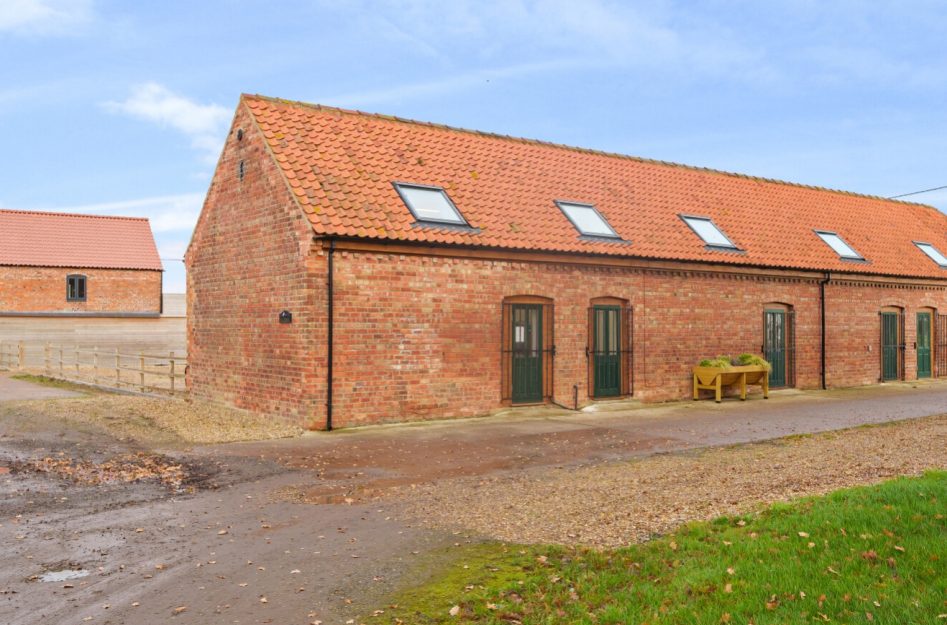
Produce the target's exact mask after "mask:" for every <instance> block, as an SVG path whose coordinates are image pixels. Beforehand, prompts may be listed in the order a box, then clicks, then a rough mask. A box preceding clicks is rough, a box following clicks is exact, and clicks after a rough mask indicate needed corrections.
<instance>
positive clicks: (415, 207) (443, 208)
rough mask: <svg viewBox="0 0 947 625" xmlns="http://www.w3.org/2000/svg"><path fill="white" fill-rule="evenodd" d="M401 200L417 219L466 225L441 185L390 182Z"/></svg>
mask: <svg viewBox="0 0 947 625" xmlns="http://www.w3.org/2000/svg"><path fill="white" fill-rule="evenodd" d="M391 184H392V185H394V187H395V190H396V191H397V192H398V195H400V196H401V200H402V201H403V202H404V204H405V206H407V207H408V210H409V211H411V214H412V215H414V218H415V219H417V220H418V221H423V222H433V223H442V224H454V225H458V226H466V225H467V221H466V220H465V219H464V217H463V215H461V214H460V211H459V210H457V207H456V206H454V203H453V202H451V201H450V198H449V197H447V193H445V192H444V189H442V188H441V187H431V186H428V185H423V184H411V183H409V182H392V183H391Z"/></svg>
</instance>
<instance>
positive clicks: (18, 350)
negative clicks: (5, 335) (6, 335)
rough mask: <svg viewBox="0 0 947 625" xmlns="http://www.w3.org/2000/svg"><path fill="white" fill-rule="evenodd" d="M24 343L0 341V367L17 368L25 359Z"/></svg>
mask: <svg viewBox="0 0 947 625" xmlns="http://www.w3.org/2000/svg"><path fill="white" fill-rule="evenodd" d="M25 354H26V343H24V342H23V341H0V369H19V368H20V367H22V366H23V363H24V362H25V361H26V357H25Z"/></svg>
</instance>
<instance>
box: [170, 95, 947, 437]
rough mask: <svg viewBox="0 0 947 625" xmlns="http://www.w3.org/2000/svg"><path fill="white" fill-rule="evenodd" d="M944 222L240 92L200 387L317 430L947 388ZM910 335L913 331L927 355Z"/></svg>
mask: <svg viewBox="0 0 947 625" xmlns="http://www.w3.org/2000/svg"><path fill="white" fill-rule="evenodd" d="M945 253H947V216H945V215H944V214H942V213H940V212H939V211H937V210H935V209H933V208H932V207H929V206H924V205H920V204H914V203H908V202H898V201H891V200H886V199H884V198H879V197H870V196H865V195H858V194H855V193H848V192H842V191H835V190H829V189H822V188H814V187H808V186H803V185H797V184H790V183H785V182H780V181H774V180H766V179H760V178H753V177H749V176H742V175H736V174H730V173H725V172H719V171H714V170H709V169H701V168H696V167H687V166H682V165H677V164H673V163H665V162H658V161H651V160H647V159H641V158H634V157H628V156H623V155H618V154H607V153H602V152H596V151H593V150H586V149H579V148H573V147H568V146H561V145H555V144H550V143H544V142H541V141H534V140H526V139H517V138H512V137H507V136H500V135H493V134H489V133H483V132H476V131H469V130H463V129H458V128H451V127H447V126H441V125H436V124H429V123H420V122H414V121H411V120H405V119H399V118H394V117H388V116H383V115H372V114H365V113H361V112H357V111H345V110H340V109H334V108H328V107H323V106H316V105H309V104H303V103H298V102H288V101H283V100H276V99H272V98H265V97H261V96H249V95H244V96H242V97H241V100H240V103H239V105H238V108H237V111H236V115H235V117H234V121H233V125H232V127H231V131H230V134H229V136H228V138H227V141H226V144H225V148H224V152H223V155H222V156H221V159H220V161H219V164H218V168H217V171H216V173H215V176H214V179H213V181H212V183H211V187H210V190H209V192H208V195H207V199H206V201H205V205H204V209H203V211H202V214H201V217H200V219H199V221H198V225H197V228H196V230H195V233H194V237H193V239H192V242H191V245H190V248H189V249H188V252H187V256H186V262H187V266H188V302H189V320H188V333H189V334H188V336H189V338H188V341H189V349H188V352H189V358H190V367H191V369H190V376H191V377H190V383H191V392H192V394H193V396H195V397H197V398H203V399H206V400H209V401H213V402H217V403H222V404H227V405H231V406H235V407H239V408H245V409H248V410H251V411H254V412H257V413H260V414H264V415H268V416H272V417H275V418H280V419H283V420H285V421H288V422H292V423H297V424H300V425H304V426H308V427H313V428H324V427H331V426H351V425H359V424H365V423H377V422H384V421H404V420H414V419H425V418H442V417H453V416H470V415H478V414H487V413H490V412H492V411H495V410H497V409H500V408H503V407H505V406H509V405H529V404H542V403H558V404H562V405H565V406H569V407H575V406H576V405H580V404H584V403H586V402H590V401H602V400H611V399H615V398H627V397H634V398H640V399H642V400H645V401H662V400H669V399H679V398H682V397H687V396H689V395H690V393H691V382H692V374H691V367H692V366H693V365H695V364H697V363H698V362H699V361H700V360H701V359H703V358H708V357H709V358H713V357H715V356H716V355H718V354H730V355H733V356H736V355H738V354H740V353H743V352H748V353H751V354H756V355H761V356H764V357H766V358H767V359H768V360H770V361H771V362H772V363H773V366H774V370H773V373H772V379H771V382H772V383H773V385H774V386H786V387H793V386H794V387H799V388H820V387H838V386H854V385H859V384H869V383H875V382H879V381H884V380H892V379H913V378H917V377H931V376H941V375H943V376H947V346H945V345H944V344H945V343H947V336H945V335H947V316H945V315H942V314H941V313H943V312H947V256H945V255H944V254H945ZM915 339H916V340H915Z"/></svg>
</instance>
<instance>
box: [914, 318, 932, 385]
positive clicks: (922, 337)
mask: <svg viewBox="0 0 947 625" xmlns="http://www.w3.org/2000/svg"><path fill="white" fill-rule="evenodd" d="M917 377H918V378H929V377H931V314H930V313H917Z"/></svg>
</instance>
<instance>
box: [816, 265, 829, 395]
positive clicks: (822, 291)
mask: <svg viewBox="0 0 947 625" xmlns="http://www.w3.org/2000/svg"><path fill="white" fill-rule="evenodd" d="M831 279H832V273H831V272H826V274H825V280H823V281H822V282H820V283H819V299H820V300H821V304H822V390H823V391H824V390H826V387H825V285H826V284H828V283H829V281H830V280H831Z"/></svg>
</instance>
